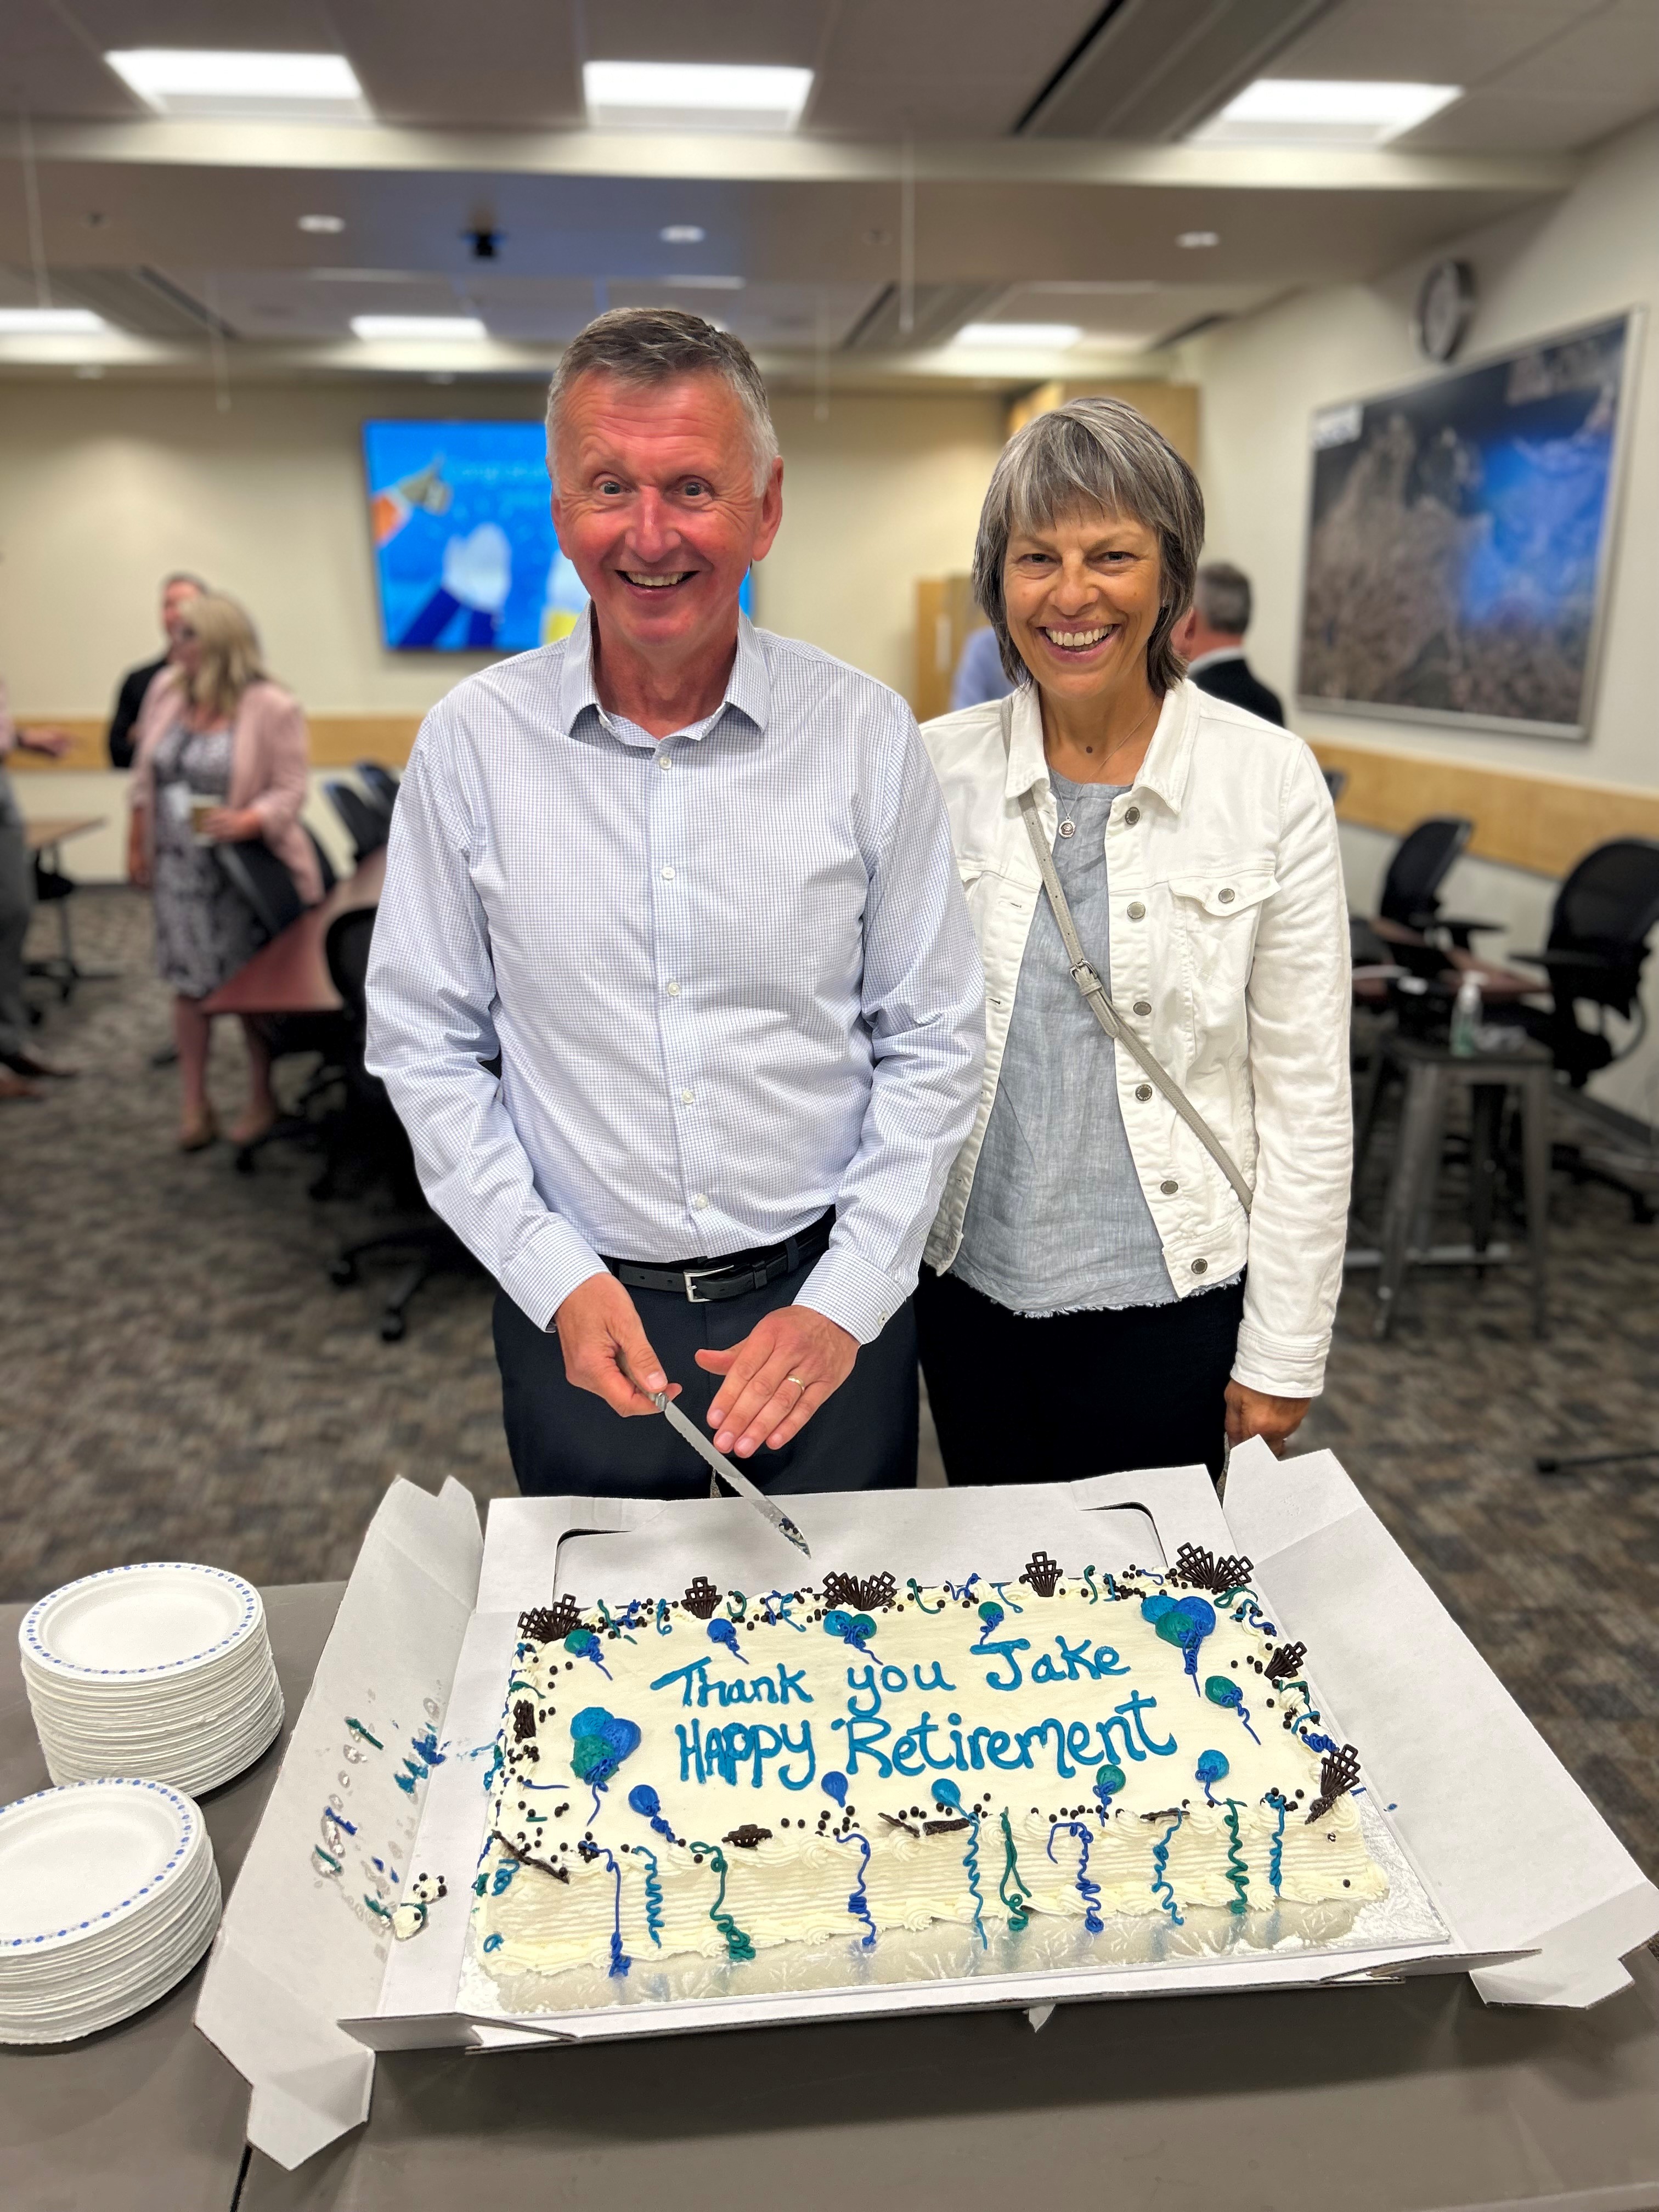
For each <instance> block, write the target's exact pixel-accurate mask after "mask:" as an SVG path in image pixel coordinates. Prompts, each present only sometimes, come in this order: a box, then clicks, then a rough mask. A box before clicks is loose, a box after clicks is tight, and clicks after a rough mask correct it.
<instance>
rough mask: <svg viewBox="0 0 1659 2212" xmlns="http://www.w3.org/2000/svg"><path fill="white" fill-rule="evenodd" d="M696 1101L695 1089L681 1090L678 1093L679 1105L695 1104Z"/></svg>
mask: <svg viewBox="0 0 1659 2212" xmlns="http://www.w3.org/2000/svg"><path fill="white" fill-rule="evenodd" d="M680 1103H681V1105H682V1106H695V1105H696V1103H697V1094H696V1091H681V1093H680Z"/></svg>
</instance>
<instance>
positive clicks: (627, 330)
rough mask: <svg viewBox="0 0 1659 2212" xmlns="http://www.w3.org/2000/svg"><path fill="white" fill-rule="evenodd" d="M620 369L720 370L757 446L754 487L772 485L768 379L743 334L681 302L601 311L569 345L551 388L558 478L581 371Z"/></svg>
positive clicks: (774, 449)
mask: <svg viewBox="0 0 1659 2212" xmlns="http://www.w3.org/2000/svg"><path fill="white" fill-rule="evenodd" d="M592 375H599V376H615V377H619V378H620V379H621V380H622V381H623V383H624V384H636V385H653V384H671V383H673V382H674V381H675V380H676V379H678V378H679V377H682V376H718V377H720V378H721V379H722V380H724V381H725V382H726V384H728V385H730V386H731V387H732V391H733V392H735V393H736V395H737V398H738V404H739V405H740V406H741V407H742V409H743V411H744V416H745V417H746V418H747V420H748V423H749V438H750V444H751V445H752V447H754V453H755V490H756V493H757V495H758V494H760V493H761V492H763V491H764V490H765V489H766V480H767V478H768V477H769V476H770V475H771V473H772V464H773V462H774V461H775V460H776V459H777V458H778V434H777V431H776V429H775V427H774V425H773V422H772V410H771V407H770V405H769V403H768V400H767V397H766V386H765V385H764V384H763V382H762V380H761V373H760V371H759V369H757V368H756V366H755V363H754V359H753V356H751V355H750V351H749V349H748V347H747V346H746V345H744V343H743V340H742V339H741V338H734V337H732V333H731V332H730V331H720V330H716V329H715V327H714V324H713V323H706V322H705V321H704V320H703V319H702V316H701V315H687V314H683V313H681V312H680V310H679V309H678V307H613V308H611V312H610V313H609V314H605V315H596V316H595V317H594V319H593V320H592V322H591V323H589V324H588V325H587V327H586V330H584V331H579V332H578V333H577V335H576V336H575V337H574V338H573V339H572V340H571V342H570V343H569V344H568V346H567V347H566V348H565V349H564V354H563V356H562V359H561V361H560V362H559V366H558V368H557V369H556V372H555V374H554V377H553V381H552V383H551V384H550V386H548V392H547V472H548V474H549V475H550V477H552V479H553V481H554V483H555V484H556V483H558V481H559V461H558V443H559V418H560V416H561V415H562V412H563V410H564V403H565V400H566V398H567V397H568V394H569V391H570V387H571V386H572V385H573V384H574V383H575V382H576V380H577V379H578V378H579V377H583V376H592Z"/></svg>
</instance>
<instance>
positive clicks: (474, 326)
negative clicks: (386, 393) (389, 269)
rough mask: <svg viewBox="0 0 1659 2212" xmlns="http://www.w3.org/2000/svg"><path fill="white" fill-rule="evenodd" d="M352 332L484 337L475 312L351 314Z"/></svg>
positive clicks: (388, 335)
mask: <svg viewBox="0 0 1659 2212" xmlns="http://www.w3.org/2000/svg"><path fill="white" fill-rule="evenodd" d="M351 331H352V336H353V337H360V338H465V339H469V340H471V339H474V338H487V337H489V331H487V330H486V329H485V328H484V326H483V323H482V322H480V321H479V319H478V318H477V315H354V316H353V317H352V318H351Z"/></svg>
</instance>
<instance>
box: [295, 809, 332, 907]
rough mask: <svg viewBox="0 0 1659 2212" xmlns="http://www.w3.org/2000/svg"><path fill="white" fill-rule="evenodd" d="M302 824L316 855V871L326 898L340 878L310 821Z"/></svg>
mask: <svg viewBox="0 0 1659 2212" xmlns="http://www.w3.org/2000/svg"><path fill="white" fill-rule="evenodd" d="M302 826H303V827H304V829H305V833H306V835H307V837H309V838H310V840H311V849H312V851H313V853H314V854H316V855H317V870H318V873H319V875H320V876H321V877H322V879H323V896H324V897H325V898H326V897H327V896H328V895H329V893H330V892H331V890H333V888H334V886H335V884H337V883H338V882H339V880H340V878H338V876H337V875H336V874H335V872H334V863H333V861H332V860H330V859H329V857H328V849H327V848H326V847H325V844H324V843H323V841H322V839H321V838H320V837H319V836H318V835H317V832H316V831H315V830H314V829H313V828H312V826H311V824H310V823H308V822H307V823H304V824H303V825H302Z"/></svg>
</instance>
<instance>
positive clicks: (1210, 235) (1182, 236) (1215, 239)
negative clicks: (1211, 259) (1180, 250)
mask: <svg viewBox="0 0 1659 2212" xmlns="http://www.w3.org/2000/svg"><path fill="white" fill-rule="evenodd" d="M1220 243H1221V233H1220V232H1219V231H1218V230H1182V231H1178V232H1177V233H1176V245H1177V246H1185V247H1186V249H1187V251H1188V252H1189V253H1202V252H1205V250H1206V248H1207V247H1209V246H1219V245H1220Z"/></svg>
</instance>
